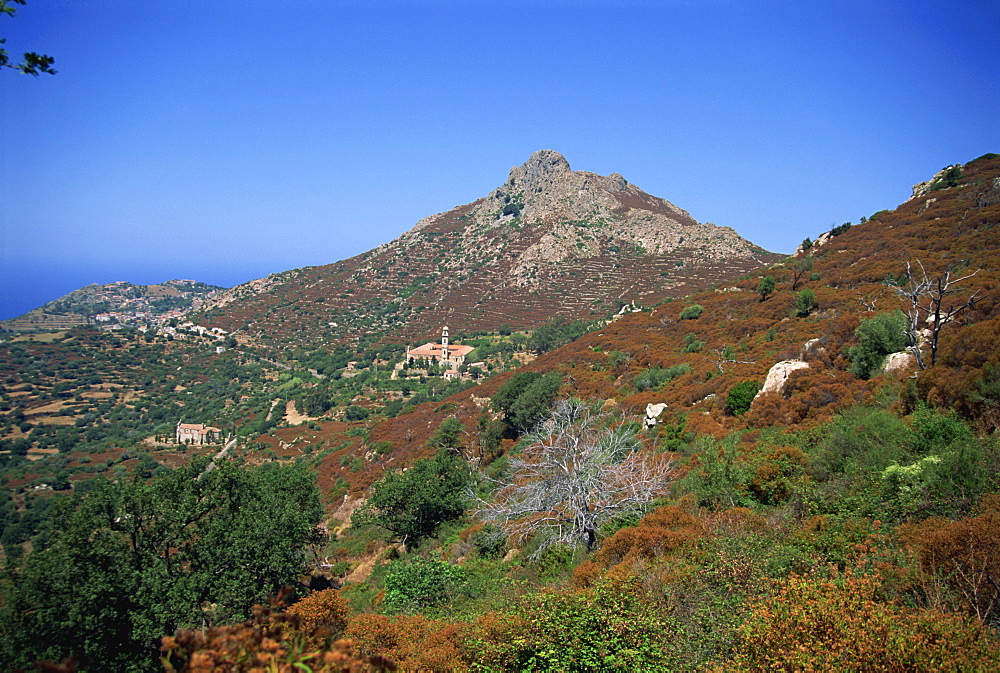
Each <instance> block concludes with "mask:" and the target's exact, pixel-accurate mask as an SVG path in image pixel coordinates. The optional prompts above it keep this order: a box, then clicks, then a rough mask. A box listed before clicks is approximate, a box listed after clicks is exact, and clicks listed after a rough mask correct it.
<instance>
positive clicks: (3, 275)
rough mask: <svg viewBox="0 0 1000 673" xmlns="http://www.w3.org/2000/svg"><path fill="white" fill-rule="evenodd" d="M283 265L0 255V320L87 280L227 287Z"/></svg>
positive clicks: (67, 290)
mask: <svg viewBox="0 0 1000 673" xmlns="http://www.w3.org/2000/svg"><path fill="white" fill-rule="evenodd" d="M289 268H291V267H289ZM283 270H285V269H282V268H278V269H274V268H260V269H257V268H254V267H253V266H252V265H246V266H240V267H239V268H235V265H234V266H228V267H227V266H223V265H222V264H220V263H217V262H214V261H213V262H210V263H209V262H206V261H203V260H197V261H185V260H177V261H157V262H152V263H151V262H148V261H131V260H124V261H123V260H113V261H96V260H95V261H90V260H82V261H72V262H66V261H61V260H60V261H39V260H11V259H7V258H0V320H7V319H10V318H16V317H17V316H19V315H24V314H25V313H27V312H28V311H30V310H32V309H36V308H38V307H39V306H41V305H42V304H46V303H48V302H50V301H53V300H54V299H58V298H59V297H61V296H63V295H65V294H68V293H69V292H72V291H73V290H77V289H79V288H81V287H84V286H86V285H90V284H91V283H98V284H103V283H113V282H115V281H119V280H124V281H128V282H130V283H135V284H137V285H153V284H155V283H162V282H164V281H167V280H172V279H174V278H183V279H190V280H197V281H201V282H203V283H209V284H211V285H221V286H222V287H233V286H234V285H239V284H240V283H245V282H247V281H249V280H253V279H254V278H262V277H264V276H266V275H268V274H269V273H275V272H278V271H283Z"/></svg>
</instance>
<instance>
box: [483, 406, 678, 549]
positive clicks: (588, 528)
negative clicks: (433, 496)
mask: <svg viewBox="0 0 1000 673" xmlns="http://www.w3.org/2000/svg"><path fill="white" fill-rule="evenodd" d="M526 441H527V448H526V449H525V450H524V451H523V452H522V453H521V454H519V455H516V456H513V457H512V458H511V460H510V470H509V474H508V475H507V476H506V477H504V478H500V479H495V480H491V481H492V482H493V485H494V487H495V491H494V495H493V499H492V500H491V501H486V500H484V499H481V498H479V499H478V503H479V507H478V509H477V516H478V517H479V518H480V519H482V520H483V521H486V522H488V523H493V524H497V525H499V526H501V527H502V528H504V529H505V530H506V532H507V533H508V534H509V535H512V536H514V537H517V538H520V539H526V538H528V537H530V536H532V535H537V536H539V537H540V540H541V543H540V544H539V546H538V548H537V550H536V551H535V552H534V557H535V558H537V557H538V556H540V555H541V553H542V552H543V551H544V550H545V549H546V548H548V547H550V546H552V545H554V544H565V545H568V546H571V547H580V546H582V547H585V548H586V549H587V550H588V551H590V550H592V549H593V548H594V547H595V546H596V545H597V531H598V529H599V528H600V527H601V525H602V524H603V523H604V522H606V521H608V520H610V519H614V518H618V517H622V516H628V515H641V514H642V513H643V512H644V511H645V509H646V507H647V505H648V504H649V503H650V502H651V501H653V500H654V499H656V498H658V497H660V496H662V495H664V494H665V493H666V490H667V487H668V485H669V484H670V482H671V480H672V479H673V476H674V470H673V468H672V465H671V461H670V460H669V459H668V458H667V457H666V456H664V455H659V456H650V455H647V454H645V453H643V452H642V451H641V450H640V448H639V443H638V441H637V439H636V437H635V433H634V432H633V431H632V429H631V428H629V427H628V426H627V425H626V424H625V423H624V422H621V421H619V422H612V421H611V420H610V419H609V418H608V417H607V416H606V415H604V414H601V413H599V412H597V411H595V410H594V409H593V408H592V407H591V406H589V405H588V404H586V403H584V402H581V401H579V400H568V401H561V402H559V403H557V404H556V407H555V410H554V411H553V412H552V415H551V416H550V417H549V418H547V419H546V420H543V421H542V422H540V423H539V424H538V425H537V427H536V428H535V430H534V431H533V432H532V433H531V434H529V435H528V436H527V437H526ZM484 479H485V477H484Z"/></svg>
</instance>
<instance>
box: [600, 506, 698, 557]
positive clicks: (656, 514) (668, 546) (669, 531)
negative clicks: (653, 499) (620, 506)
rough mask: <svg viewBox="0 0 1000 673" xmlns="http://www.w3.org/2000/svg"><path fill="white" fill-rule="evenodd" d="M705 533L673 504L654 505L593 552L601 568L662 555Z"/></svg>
mask: <svg viewBox="0 0 1000 673" xmlns="http://www.w3.org/2000/svg"><path fill="white" fill-rule="evenodd" d="M704 534H705V529H704V527H703V526H702V525H701V523H700V522H699V521H698V520H697V519H695V518H694V517H693V516H691V515H690V514H688V513H687V512H685V511H683V510H682V509H681V508H680V507H677V506H676V505H665V506H663V507H658V508H656V509H655V510H653V511H652V512H650V513H649V514H647V515H646V516H644V517H643V518H642V519H640V520H639V523H638V524H637V525H635V526H631V527H629V528H623V529H621V530H619V531H618V532H617V533H615V534H614V535H612V536H611V537H609V538H608V539H606V540H605V541H604V542H603V543H602V544H601V549H600V550H599V551H598V552H597V554H596V555H595V557H596V558H595V560H596V561H598V562H599V563H602V564H604V566H605V567H610V566H613V565H617V564H619V563H622V562H626V561H632V560H638V559H644V560H650V559H653V558H655V557H657V556H665V555H667V554H669V553H671V552H673V551H675V550H677V549H680V548H681V547H684V546H688V545H691V544H693V543H694V542H695V541H696V540H698V538H700V537H702V536H703V535H704Z"/></svg>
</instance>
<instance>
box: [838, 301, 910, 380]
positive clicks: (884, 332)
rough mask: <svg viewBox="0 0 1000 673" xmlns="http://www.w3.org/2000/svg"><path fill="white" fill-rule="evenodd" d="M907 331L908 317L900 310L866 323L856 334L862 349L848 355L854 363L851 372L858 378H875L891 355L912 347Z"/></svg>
mask: <svg viewBox="0 0 1000 673" xmlns="http://www.w3.org/2000/svg"><path fill="white" fill-rule="evenodd" d="M906 330H907V321H906V316H905V315H903V312H902V311H899V310H897V311H892V312H891V313H880V314H878V315H876V316H873V317H871V318H866V319H864V320H862V321H861V324H860V325H858V327H857V329H855V330H854V335H855V336H856V337H858V345H857V346H852V347H851V348H850V349H849V350H848V352H847V356H848V357H849V358H850V360H851V366H850V368H849V369H848V371H850V372H851V373H852V374H854V375H855V376H857V377H858V378H862V379H869V378H871V377H872V376H873V375H874V374H876V373H878V371H879V370H880V369H881V368H882V365H883V364H884V363H885V358H886V356H887V355H889V354H890V353H896V352H899V351H902V350H903V349H905V348H906V346H907V345H908V344H909V343H910V340H909V338H908V337H907V335H906Z"/></svg>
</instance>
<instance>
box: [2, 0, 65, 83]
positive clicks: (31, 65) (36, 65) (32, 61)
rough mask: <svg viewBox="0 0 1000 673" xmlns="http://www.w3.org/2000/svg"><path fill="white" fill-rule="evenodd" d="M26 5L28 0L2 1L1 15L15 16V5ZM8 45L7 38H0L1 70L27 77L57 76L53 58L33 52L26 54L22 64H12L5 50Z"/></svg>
mask: <svg viewBox="0 0 1000 673" xmlns="http://www.w3.org/2000/svg"><path fill="white" fill-rule="evenodd" d="M15 4H16V5H24V4H27V0H0V15H4V14H6V15H7V16H14V14H15V13H16V12H17V8H16V7H14V6H13V5H15ZM6 43H7V40H6V39H5V38H0V68H11V69H12V70H18V71H20V72H22V73H24V74H25V75H34V76H35V77H38V73H41V72H44V73H48V74H50V75H55V74H56V71H55V70H54V69H53V68H52V64H53V63H55V61H56V60H55V59H54V58H53V57H51V56H47V55H45V54H36V53H35V52H33V51H26V52H24V57H23V60H22V61H21V62H20V63H12V62H11V60H10V56H9V55H8V54H7V50H6V49H4V48H3V45H4V44H6Z"/></svg>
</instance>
